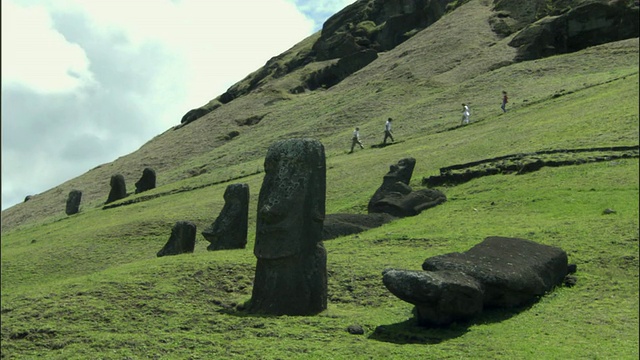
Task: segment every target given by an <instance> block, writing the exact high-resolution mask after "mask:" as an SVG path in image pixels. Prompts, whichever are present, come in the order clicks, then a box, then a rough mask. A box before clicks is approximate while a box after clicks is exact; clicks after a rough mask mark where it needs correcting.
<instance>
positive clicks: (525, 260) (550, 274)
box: [382, 237, 570, 326]
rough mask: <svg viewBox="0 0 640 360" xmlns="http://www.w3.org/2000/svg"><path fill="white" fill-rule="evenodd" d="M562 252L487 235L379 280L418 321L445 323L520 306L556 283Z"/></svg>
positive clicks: (564, 269)
mask: <svg viewBox="0 0 640 360" xmlns="http://www.w3.org/2000/svg"><path fill="white" fill-rule="evenodd" d="M569 268H570V267H569V265H568V264H567V253H566V252H565V251H564V250H562V249H560V248H557V247H553V246H548V245H542V244H538V243H535V242H533V241H530V240H525V239H518V238H505V237H488V238H486V239H485V240H484V241H482V242H481V243H479V244H477V245H476V246H474V247H472V248H471V249H469V250H467V251H465V252H463V253H449V254H444V255H439V256H434V257H431V258H428V259H426V260H425V261H424V263H423V264H422V269H423V270H424V271H415V270H396V269H388V270H385V271H384V272H383V277H382V281H383V283H384V285H385V286H386V287H387V289H389V291H391V293H393V294H394V295H396V296H397V297H398V298H400V299H402V300H404V301H407V302H409V303H411V304H414V305H415V306H416V310H417V316H418V323H419V324H421V325H425V326H430V325H448V324H450V323H452V322H454V321H457V320H469V319H470V318H471V317H473V316H475V315H478V314H480V313H481V312H482V310H483V308H490V307H503V308H509V307H515V306H522V305H525V304H527V303H529V302H531V301H534V300H536V299H537V298H539V297H540V296H543V295H544V294H545V293H547V292H548V291H550V290H552V289H553V288H554V287H556V286H558V285H561V284H562V283H563V281H564V279H565V276H566V275H567V274H568V273H569Z"/></svg>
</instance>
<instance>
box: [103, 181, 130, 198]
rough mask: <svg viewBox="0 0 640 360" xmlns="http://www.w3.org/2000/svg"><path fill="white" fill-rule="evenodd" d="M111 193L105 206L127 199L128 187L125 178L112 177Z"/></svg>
mask: <svg viewBox="0 0 640 360" xmlns="http://www.w3.org/2000/svg"><path fill="white" fill-rule="evenodd" d="M110 184H111V191H109V197H108V198H107V201H106V202H105V204H108V203H111V202H114V201H116V200H120V199H124V198H125V197H127V186H126V185H125V183H124V176H122V175H120V174H116V175H113V176H111V182H110Z"/></svg>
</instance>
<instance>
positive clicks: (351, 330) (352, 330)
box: [347, 325, 364, 335]
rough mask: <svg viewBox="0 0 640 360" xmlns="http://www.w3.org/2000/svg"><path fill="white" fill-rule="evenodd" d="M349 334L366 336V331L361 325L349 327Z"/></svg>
mask: <svg viewBox="0 0 640 360" xmlns="http://www.w3.org/2000/svg"><path fill="white" fill-rule="evenodd" d="M347 332H348V333H349V334H352V335H362V334H364V329H363V328H362V326H360V325H349V326H348V327H347Z"/></svg>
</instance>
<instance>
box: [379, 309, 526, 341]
mask: <svg viewBox="0 0 640 360" xmlns="http://www.w3.org/2000/svg"><path fill="white" fill-rule="evenodd" d="M534 303H535V301H533V302H531V303H529V304H526V305H524V306H521V307H517V308H510V309H486V310H484V311H483V313H482V314H480V315H478V316H477V317H475V318H473V319H472V320H470V321H466V322H462V321H461V322H454V323H452V324H450V325H447V326H431V327H429V326H421V325H418V320H417V317H416V314H415V309H414V316H413V317H412V318H411V319H408V320H405V321H403V322H400V323H395V324H390V325H380V326H378V327H376V329H375V330H374V332H373V333H372V334H371V335H369V339H371V340H378V341H383V342H388V343H394V344H400V345H402V344H427V345H429V344H439V343H441V342H443V341H447V340H450V339H455V338H457V337H460V336H462V335H464V334H466V333H467V332H468V331H469V328H470V327H471V326H473V325H480V324H491V323H497V322H500V321H504V320H507V319H509V318H511V317H513V316H515V315H517V314H519V313H521V312H523V311H525V310H528V309H529V308H531V306H533V304H534Z"/></svg>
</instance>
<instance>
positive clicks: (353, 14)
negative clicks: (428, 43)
mask: <svg viewBox="0 0 640 360" xmlns="http://www.w3.org/2000/svg"><path fill="white" fill-rule="evenodd" d="M454 3H456V1H453V0H387V1H380V0H366V1H363V0H361V1H357V2H355V3H353V4H351V5H349V6H347V7H346V8H344V9H343V10H341V11H340V12H338V13H336V14H335V15H333V16H332V17H330V18H329V19H328V20H327V21H326V22H325V23H324V25H323V26H322V34H321V36H320V39H319V40H318V41H316V43H315V44H314V45H313V51H314V52H315V54H316V59H317V60H319V61H322V60H328V59H336V58H342V57H344V56H347V55H350V54H353V53H357V52H360V51H364V50H367V49H372V50H375V51H377V52H379V51H387V50H390V49H393V48H394V47H396V46H397V45H399V44H401V43H402V42H404V41H406V40H407V39H409V38H410V37H411V36H412V35H413V34H415V33H416V32H418V31H419V30H421V29H424V28H426V27H427V26H429V25H431V24H433V23H434V22H436V21H437V20H438V19H440V17H442V15H444V14H445V12H446V11H447V6H449V5H450V4H454Z"/></svg>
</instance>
